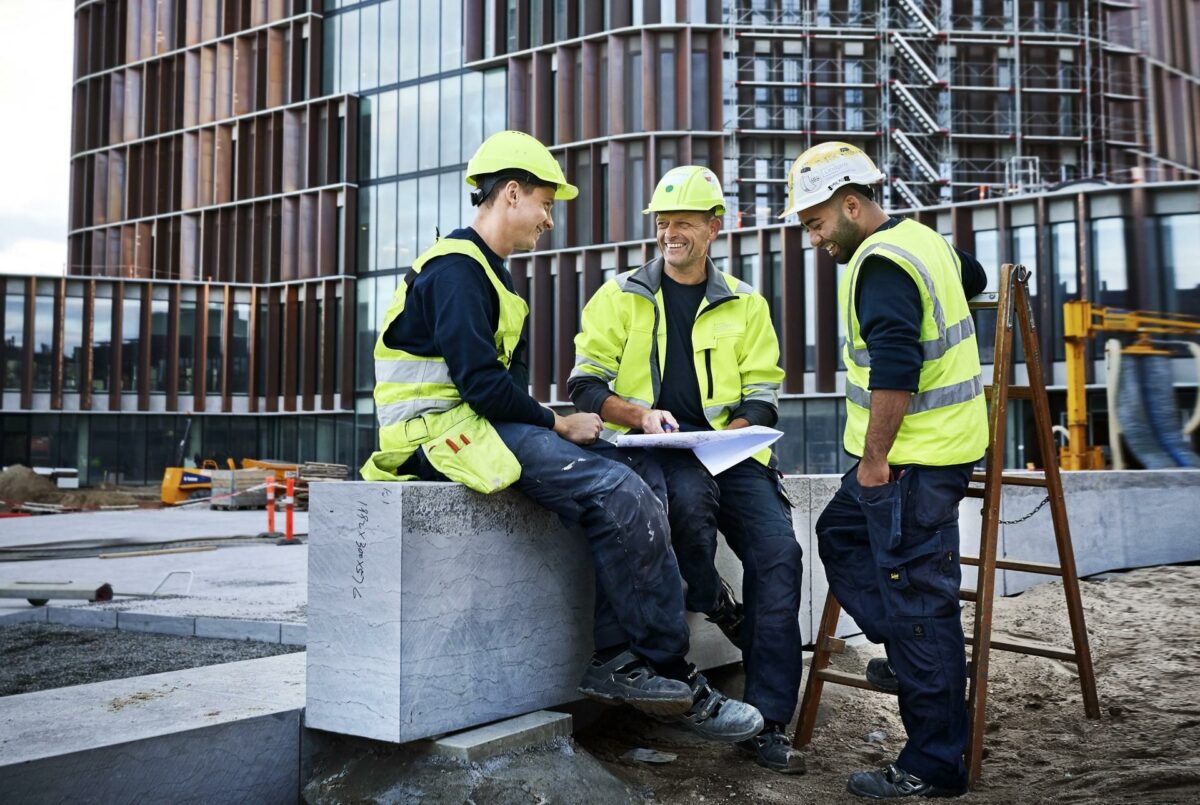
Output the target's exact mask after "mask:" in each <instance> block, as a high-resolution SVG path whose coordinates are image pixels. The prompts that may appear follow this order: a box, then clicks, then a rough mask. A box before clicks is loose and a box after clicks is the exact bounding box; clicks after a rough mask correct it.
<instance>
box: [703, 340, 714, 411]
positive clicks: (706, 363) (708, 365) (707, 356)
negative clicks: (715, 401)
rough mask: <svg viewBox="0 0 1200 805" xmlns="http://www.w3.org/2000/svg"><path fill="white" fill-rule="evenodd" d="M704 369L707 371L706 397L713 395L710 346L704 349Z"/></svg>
mask: <svg viewBox="0 0 1200 805" xmlns="http://www.w3.org/2000/svg"><path fill="white" fill-rule="evenodd" d="M704 370H705V371H706V372H708V399H710V400H711V399H712V396H713V375H712V347H709V348H708V349H706V350H704Z"/></svg>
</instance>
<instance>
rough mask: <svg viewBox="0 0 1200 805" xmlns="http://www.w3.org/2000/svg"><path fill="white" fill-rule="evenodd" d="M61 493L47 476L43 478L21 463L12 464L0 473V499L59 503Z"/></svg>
mask: <svg viewBox="0 0 1200 805" xmlns="http://www.w3.org/2000/svg"><path fill="white" fill-rule="evenodd" d="M62 497H63V493H62V492H60V491H59V490H58V487H57V486H55V485H54V482H53V481H51V480H50V479H49V478H43V477H42V476H41V475H38V474H37V473H36V472H34V471H33V470H31V469H29V468H28V467H26V466H25V465H23V464H14V465H12V466H11V467H9V468H8V469H6V470H5V471H4V472H2V473H0V500H9V501H13V502H15V503H27V502H28V503H59V502H60V501H61V500H62Z"/></svg>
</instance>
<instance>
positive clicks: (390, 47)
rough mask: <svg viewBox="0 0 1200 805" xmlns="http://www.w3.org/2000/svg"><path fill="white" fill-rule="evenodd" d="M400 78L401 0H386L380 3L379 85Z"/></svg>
mask: <svg viewBox="0 0 1200 805" xmlns="http://www.w3.org/2000/svg"><path fill="white" fill-rule="evenodd" d="M405 49H406V50H411V49H412V48H405ZM399 80H400V0H384V2H383V3H380V5H379V86H381V87H386V86H389V85H391V84H395V83H396V82H397V81H399Z"/></svg>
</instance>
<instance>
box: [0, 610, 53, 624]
mask: <svg viewBox="0 0 1200 805" xmlns="http://www.w3.org/2000/svg"><path fill="white" fill-rule="evenodd" d="M48 609H49V607H44V606H41V607H29V608H28V609H15V610H13V611H11V612H5V613H4V614H3V615H0V624H4V625H10V624H14V623H45V622H46V621H47V617H48V615H47V610H48Z"/></svg>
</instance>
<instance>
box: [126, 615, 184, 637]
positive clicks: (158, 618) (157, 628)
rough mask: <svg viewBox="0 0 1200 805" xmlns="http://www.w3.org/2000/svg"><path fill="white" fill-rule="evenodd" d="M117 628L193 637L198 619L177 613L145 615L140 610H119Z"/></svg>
mask: <svg viewBox="0 0 1200 805" xmlns="http://www.w3.org/2000/svg"><path fill="white" fill-rule="evenodd" d="M117 628H118V629H124V630H126V631H129V632H154V633H156V634H172V635H181V636H184V637H192V636H193V635H195V634H196V619H195V618H186V617H179V616H177V615H143V614H141V613H138V612H118V613H117Z"/></svg>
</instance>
